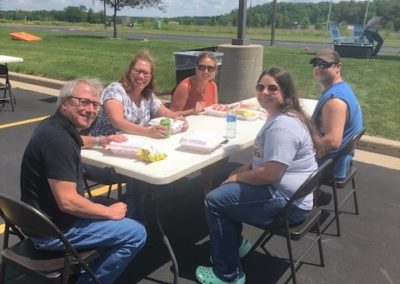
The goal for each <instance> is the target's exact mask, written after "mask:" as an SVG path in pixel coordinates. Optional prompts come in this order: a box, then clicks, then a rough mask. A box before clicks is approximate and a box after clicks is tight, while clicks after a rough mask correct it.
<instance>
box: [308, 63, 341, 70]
mask: <svg viewBox="0 0 400 284" xmlns="http://www.w3.org/2000/svg"><path fill="white" fill-rule="evenodd" d="M333 64H337V63H335V62H333V63H328V62H325V61H315V62H313V64H312V66H313V68H318V69H328V68H331V66H332V65H333Z"/></svg>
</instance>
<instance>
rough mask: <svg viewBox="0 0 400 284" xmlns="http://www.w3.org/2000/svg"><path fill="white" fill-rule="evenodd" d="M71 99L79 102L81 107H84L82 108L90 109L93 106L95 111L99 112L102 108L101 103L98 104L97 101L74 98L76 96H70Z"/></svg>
mask: <svg viewBox="0 0 400 284" xmlns="http://www.w3.org/2000/svg"><path fill="white" fill-rule="evenodd" d="M69 98H71V99H75V100H78V103H79V106H82V107H88V106H90V105H93V108H94V110H95V111H99V110H100V108H101V103H99V102H96V101H92V100H89V99H85V98H79V97H74V96H70V97H69Z"/></svg>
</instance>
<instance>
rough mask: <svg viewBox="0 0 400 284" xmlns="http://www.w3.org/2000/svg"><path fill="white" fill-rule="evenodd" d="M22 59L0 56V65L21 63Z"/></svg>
mask: <svg viewBox="0 0 400 284" xmlns="http://www.w3.org/2000/svg"><path fill="white" fill-rule="evenodd" d="M23 61H24V59H23V58H21V57H14V56H8V55H0V64H7V63H14V62H23Z"/></svg>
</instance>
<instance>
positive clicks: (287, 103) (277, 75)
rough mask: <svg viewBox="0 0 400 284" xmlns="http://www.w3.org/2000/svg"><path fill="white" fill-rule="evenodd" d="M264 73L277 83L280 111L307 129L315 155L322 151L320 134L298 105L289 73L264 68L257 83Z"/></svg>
mask: <svg viewBox="0 0 400 284" xmlns="http://www.w3.org/2000/svg"><path fill="white" fill-rule="evenodd" d="M265 75H268V76H271V77H272V78H274V80H275V81H276V82H277V83H278V85H279V88H280V89H281V93H282V95H283V102H282V104H281V105H280V111H281V112H282V113H284V114H286V115H290V116H295V117H297V118H298V119H299V120H300V121H301V122H302V123H303V124H304V125H305V126H306V127H307V129H308V130H309V132H310V135H311V139H312V141H313V143H314V147H315V150H316V153H317V157H318V156H319V155H320V154H321V153H322V144H321V142H320V135H319V133H318V131H317V129H316V128H315V126H314V125H313V123H312V122H311V119H310V118H309V116H308V115H307V114H306V113H305V112H304V110H303V108H302V107H301V105H300V100H299V95H298V93H297V91H296V88H295V86H294V82H293V80H292V78H291V76H290V74H289V73H288V72H287V71H285V70H283V69H281V68H279V67H272V68H270V69H267V70H264V71H263V72H262V73H261V75H260V77H259V78H258V81H257V82H258V83H259V82H260V80H261V78H262V77H264V76H265Z"/></svg>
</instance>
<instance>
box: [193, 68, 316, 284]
mask: <svg viewBox="0 0 400 284" xmlns="http://www.w3.org/2000/svg"><path fill="white" fill-rule="evenodd" d="M256 93H257V100H258V102H259V104H260V105H261V107H262V108H264V109H265V110H266V111H267V112H268V119H267V120H266V122H265V124H264V126H263V127H262V129H261V130H260V132H259V133H258V135H257V137H256V139H255V143H254V153H253V157H252V158H251V159H250V161H248V162H247V163H246V164H244V165H242V166H241V167H239V168H238V169H236V170H234V171H233V172H231V173H230V174H229V176H228V177H227V178H226V179H225V180H224V181H223V182H222V184H221V185H220V186H219V187H218V188H216V189H214V190H213V191H211V192H210V193H209V194H208V195H207V196H206V197H205V210H206V218H207V223H208V227H209V230H210V239H211V259H212V263H213V267H204V266H199V267H198V268H197V270H196V277H197V279H198V280H199V281H200V282H201V283H220V282H221V281H224V282H234V283H244V282H245V279H246V276H245V274H244V273H243V271H242V266H241V263H240V257H243V256H245V255H246V254H247V253H248V252H249V250H250V248H251V245H250V244H249V242H248V241H247V240H245V239H243V237H241V235H240V233H241V229H242V225H241V222H248V223H255V224H268V223H270V222H272V220H273V219H274V217H275V216H276V214H277V213H278V212H280V210H281V209H282V208H283V207H284V206H285V205H286V203H287V200H288V199H290V197H291V196H292V195H293V193H294V192H295V191H296V190H297V189H298V188H299V186H300V185H301V184H302V183H303V182H304V181H305V180H306V179H307V178H308V177H309V176H310V174H311V173H312V172H314V171H315V170H316V169H317V168H318V164H317V161H316V157H315V156H316V151H318V149H317V148H318V146H317V147H316V145H317V143H316V141H318V138H317V137H318V136H317V134H316V132H314V131H313V130H312V127H311V123H310V121H309V119H308V118H307V117H306V115H305V114H304V112H303V110H302V109H301V107H300V103H299V99H298V96H297V92H296V90H295V88H294V84H293V81H292V79H291V77H290V75H289V74H288V73H287V72H286V71H284V70H282V69H280V68H277V67H273V68H271V69H269V70H266V71H264V72H263V73H262V74H261V76H260V78H259V80H258V84H257V86H256ZM314 133H315V134H314ZM312 206H313V197H312V194H310V195H309V196H306V197H305V198H303V199H301V200H297V202H295V204H294V205H293V208H292V210H291V214H290V216H289V221H290V222H291V223H298V222H301V221H303V220H304V219H305V217H306V216H307V215H308V214H309V212H310V210H311V208H312ZM218 281H220V282H218Z"/></svg>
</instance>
